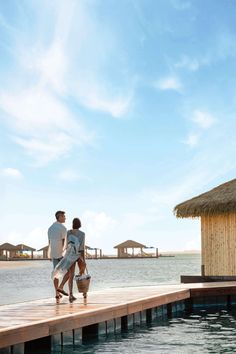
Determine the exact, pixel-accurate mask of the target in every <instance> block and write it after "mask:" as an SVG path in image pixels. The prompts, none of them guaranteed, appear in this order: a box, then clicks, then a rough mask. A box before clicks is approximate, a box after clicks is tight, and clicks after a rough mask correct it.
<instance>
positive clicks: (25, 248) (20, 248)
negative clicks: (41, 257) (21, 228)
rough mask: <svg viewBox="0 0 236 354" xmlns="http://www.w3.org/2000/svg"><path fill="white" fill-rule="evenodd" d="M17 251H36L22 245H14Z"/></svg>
mask: <svg viewBox="0 0 236 354" xmlns="http://www.w3.org/2000/svg"><path fill="white" fill-rule="evenodd" d="M16 247H17V249H18V251H36V249H35V248H32V247H30V246H26V245H24V244H23V243H21V244H19V245H16Z"/></svg>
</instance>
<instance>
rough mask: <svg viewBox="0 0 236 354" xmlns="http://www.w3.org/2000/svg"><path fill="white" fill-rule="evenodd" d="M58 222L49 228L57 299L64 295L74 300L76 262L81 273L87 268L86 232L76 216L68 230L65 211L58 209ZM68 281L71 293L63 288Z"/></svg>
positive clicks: (49, 251) (50, 252)
mask: <svg viewBox="0 0 236 354" xmlns="http://www.w3.org/2000/svg"><path fill="white" fill-rule="evenodd" d="M55 217H56V222H54V223H53V224H52V225H51V226H50V227H49V229H48V241H49V248H48V257H49V258H50V259H51V260H52V262H53V268H54V270H53V272H52V278H53V283H54V287H55V291H56V296H55V297H56V300H57V301H59V300H60V298H61V297H62V295H65V296H68V295H69V301H70V302H73V301H74V300H76V298H75V297H74V295H73V279H74V272H75V265H76V262H77V264H78V266H79V271H80V275H82V274H83V273H84V271H85V268H86V263H85V251H84V249H85V234H84V232H82V231H80V230H79V229H80V228H81V221H80V219H78V218H75V219H74V220H73V223H72V229H71V230H69V231H67V230H66V228H65V226H64V225H63V224H64V223H65V220H66V216H65V212H64V211H61V210H59V211H57V212H56V214H55ZM59 281H60V282H59ZM67 281H68V288H69V294H68V293H67V292H66V291H65V290H64V289H63V287H64V285H65V283H66V282H67Z"/></svg>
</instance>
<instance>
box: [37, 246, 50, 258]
mask: <svg viewBox="0 0 236 354" xmlns="http://www.w3.org/2000/svg"><path fill="white" fill-rule="evenodd" d="M38 252H43V254H42V258H43V259H47V258H48V246H45V247H42V248H40V249H39V250H38Z"/></svg>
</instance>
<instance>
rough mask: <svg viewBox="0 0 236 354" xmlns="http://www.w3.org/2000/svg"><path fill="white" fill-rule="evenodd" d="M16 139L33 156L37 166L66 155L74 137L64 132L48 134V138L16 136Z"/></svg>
mask: <svg viewBox="0 0 236 354" xmlns="http://www.w3.org/2000/svg"><path fill="white" fill-rule="evenodd" d="M14 141H15V142H16V143H17V144H19V145H20V146H22V147H23V148H24V149H25V150H26V153H27V154H28V155H29V156H31V157H33V159H34V161H35V162H36V165H37V166H43V165H45V164H47V163H48V162H50V161H52V160H55V159H58V158H62V157H64V156H65V155H66V154H67V153H68V152H69V151H70V149H71V147H72V145H73V140H72V138H71V137H70V136H69V135H67V134H64V133H59V134H58V135H48V136H47V137H46V138H43V137H41V138H40V139H37V138H31V139H25V138H20V137H15V138H14Z"/></svg>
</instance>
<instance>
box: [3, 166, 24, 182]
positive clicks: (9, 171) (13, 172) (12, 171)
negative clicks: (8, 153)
mask: <svg viewBox="0 0 236 354" xmlns="http://www.w3.org/2000/svg"><path fill="white" fill-rule="evenodd" d="M0 173H1V174H2V175H3V176H6V177H10V178H16V179H19V178H22V177H23V176H22V173H21V172H20V171H19V170H17V169H16V168H12V167H7V168H3V169H2V170H0Z"/></svg>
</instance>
